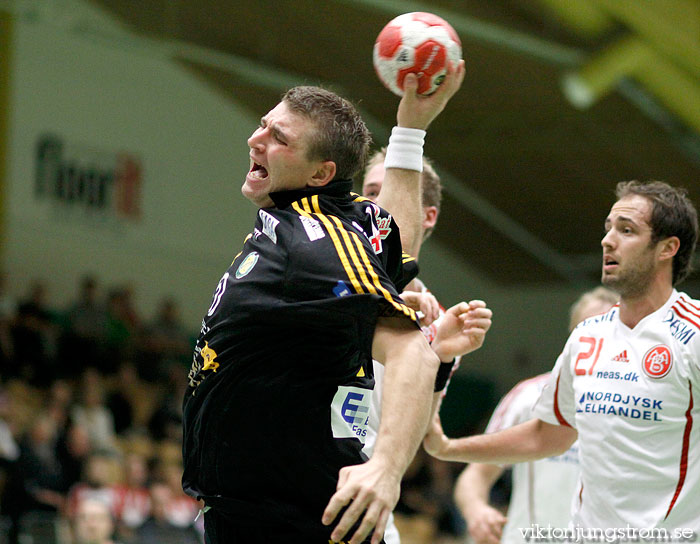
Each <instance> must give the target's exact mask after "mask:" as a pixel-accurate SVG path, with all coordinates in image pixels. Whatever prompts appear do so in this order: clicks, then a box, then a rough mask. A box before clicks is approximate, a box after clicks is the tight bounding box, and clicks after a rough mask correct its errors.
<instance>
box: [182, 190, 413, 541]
mask: <svg viewBox="0 0 700 544" xmlns="http://www.w3.org/2000/svg"><path fill="white" fill-rule="evenodd" d="M351 187H352V183H351V182H350V181H344V180H341V181H334V182H332V183H331V184H329V185H328V186H327V187H324V188H321V189H313V190H312V189H304V190H301V191H287V192H281V193H274V194H272V195H270V196H271V197H272V198H273V200H274V202H275V205H276V207H275V208H266V209H261V210H259V212H258V216H257V221H256V224H255V229H254V231H253V232H252V233H251V234H250V235H248V237H247V238H246V241H245V243H244V245H243V249H242V251H241V252H240V253H239V254H238V255H237V256H236V257H235V259H234V260H233V262H232V264H231V266H230V267H229V268H228V270H227V272H226V273H225V274H224V276H223V277H222V278H221V281H220V282H219V284H218V286H217V287H216V290H215V292H214V296H213V300H212V303H211V306H210V307H209V309H208V311H207V312H206V315H205V317H204V319H203V321H202V328H201V331H200V335H199V338H198V340H197V344H196V348H195V354H194V361H193V365H192V369H191V371H190V374H189V387H188V388H187V392H186V395H185V399H184V444H183V450H184V460H185V472H184V476H183V485H184V488H185V490H186V491H187V492H188V493H190V494H191V495H194V496H198V497H200V496H201V497H204V498H205V500H206V501H207V503H208V504H210V505H212V506H214V507H215V508H216V507H220V508H226V509H227V510H228V512H227V514H228V515H229V516H234V518H235V516H237V515H239V516H240V517H241V518H246V519H248V520H251V519H256V517H257V516H258V515H259V516H260V520H265V519H270V518H271V517H272V518H273V519H282V520H287V521H289V520H292V521H293V523H295V524H297V525H299V524H301V525H300V526H307V525H308V527H309V531H310V534H311V532H314V534H318V533H315V531H321V532H323V531H327V532H328V533H330V529H328V528H325V527H323V526H322V525H321V522H320V520H321V515H322V513H323V509H324V508H325V506H326V504H327V502H328V500H329V498H330V497H331V495H332V494H333V493H334V492H335V489H336V483H337V478H338V471H339V470H340V468H341V467H343V466H347V465H353V464H357V463H361V462H363V461H364V460H365V459H366V458H365V457H363V454H362V453H361V449H362V444H363V442H364V435H365V433H366V428H367V423H368V417H369V402H370V394H371V389H372V387H373V376H372V372H373V371H372V357H371V347H372V338H373V334H374V329H375V326H376V322H377V319H378V317H380V316H401V317H403V318H405V319H407V320H410V321H413V322H414V323H416V325H418V319H417V317H416V314H415V312H414V311H413V310H412V309H410V308H408V307H407V306H406V305H405V304H404V303H403V301H402V300H401V298H400V297H399V295H398V293H399V292H400V290H401V289H403V287H404V286H405V285H406V284H407V283H408V282H409V281H410V280H411V279H412V278H413V277H415V275H416V274H417V265H416V263H415V261H414V260H413V259H411V258H410V257H407V256H406V255H404V254H403V253H402V251H401V242H400V236H399V232H398V228H397V226H396V224H395V223H394V221H393V219H392V217H391V215H389V214H388V213H387V212H386V211H385V210H383V209H381V208H379V207H378V206H377V205H376V204H374V203H372V202H371V201H369V200H367V199H365V198H363V197H359V196H357V195H353V194H351V193H350V189H351ZM237 513H238V514H237Z"/></svg>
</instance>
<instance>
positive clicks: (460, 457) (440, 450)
mask: <svg viewBox="0 0 700 544" xmlns="http://www.w3.org/2000/svg"><path fill="white" fill-rule="evenodd" d="M577 437H578V433H577V432H576V429H573V428H571V427H565V426H563V425H552V424H551V423H546V422H544V421H542V420H541V419H536V418H535V419H531V420H530V421H526V422H525V423H521V424H520V425H515V426H514V427H510V428H508V429H505V430H503V431H499V432H497V433H490V434H480V435H475V436H469V437H465V438H448V437H447V436H445V433H444V432H443V430H442V425H441V423H440V414H435V416H434V417H433V422H432V425H431V427H430V429H429V430H428V434H427V435H426V437H425V440H424V441H423V445H424V446H425V449H426V451H427V452H428V453H429V454H430V455H432V456H433V457H437V458H438V459H442V460H444V461H461V462H466V463H470V462H479V463H498V464H510V463H522V462H525V461H535V460H537V459H542V458H543V457H551V456H552V455H559V454H562V453H564V452H565V451H566V450H568V449H569V447H570V446H571V444H573V443H574V442H575V441H576V438H577Z"/></svg>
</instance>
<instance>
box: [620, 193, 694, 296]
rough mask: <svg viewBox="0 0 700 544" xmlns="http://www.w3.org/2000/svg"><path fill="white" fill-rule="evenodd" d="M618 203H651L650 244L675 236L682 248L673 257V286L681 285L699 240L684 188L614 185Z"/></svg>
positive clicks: (691, 204) (692, 208)
mask: <svg viewBox="0 0 700 544" xmlns="http://www.w3.org/2000/svg"><path fill="white" fill-rule="evenodd" d="M615 194H616V195H617V198H618V199H621V198H623V197H626V196H629V195H639V196H643V197H645V198H648V199H649V200H650V201H651V205H652V208H651V222H650V226H651V243H652V244H656V243H657V242H659V241H660V240H663V239H665V238H669V237H671V236H676V237H677V238H678V239H679V240H680V242H681V244H680V247H679V248H678V252H677V253H676V255H675V256H674V257H673V285H674V286H675V285H677V284H678V283H680V282H682V281H683V280H684V279H685V278H686V277H688V274H690V272H691V271H692V269H693V254H694V252H695V245H696V244H697V240H698V214H697V211H696V210H695V206H693V203H692V202H691V201H690V199H689V198H688V192H687V191H686V190H685V189H683V188H677V187H672V186H670V185H669V184H668V183H664V182H663V181H649V182H640V181H622V182H620V183H618V184H617V188H616V189H615Z"/></svg>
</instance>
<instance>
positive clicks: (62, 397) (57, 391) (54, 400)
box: [45, 379, 73, 431]
mask: <svg viewBox="0 0 700 544" xmlns="http://www.w3.org/2000/svg"><path fill="white" fill-rule="evenodd" d="M72 404H73V385H72V384H71V382H69V381H68V380H65V379H57V380H54V381H53V382H52V383H51V384H50V385H49V388H48V398H47V400H46V408H45V410H46V413H47V415H48V416H49V417H50V418H51V419H53V421H54V423H55V424H56V428H57V429H59V431H60V430H62V429H65V428H66V427H67V426H68V418H69V416H70V410H71V406H72Z"/></svg>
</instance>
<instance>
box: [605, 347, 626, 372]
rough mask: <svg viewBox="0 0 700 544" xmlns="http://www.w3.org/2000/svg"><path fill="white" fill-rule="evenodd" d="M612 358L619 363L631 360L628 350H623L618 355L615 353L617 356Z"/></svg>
mask: <svg viewBox="0 0 700 544" xmlns="http://www.w3.org/2000/svg"><path fill="white" fill-rule="evenodd" d="M612 360H613V361H616V362H618V363H629V362H630V360H629V359H628V358H627V350H623V351H622V352H621V353H619V354H618V355H615V357H613V358H612ZM599 374H600V373H599Z"/></svg>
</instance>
